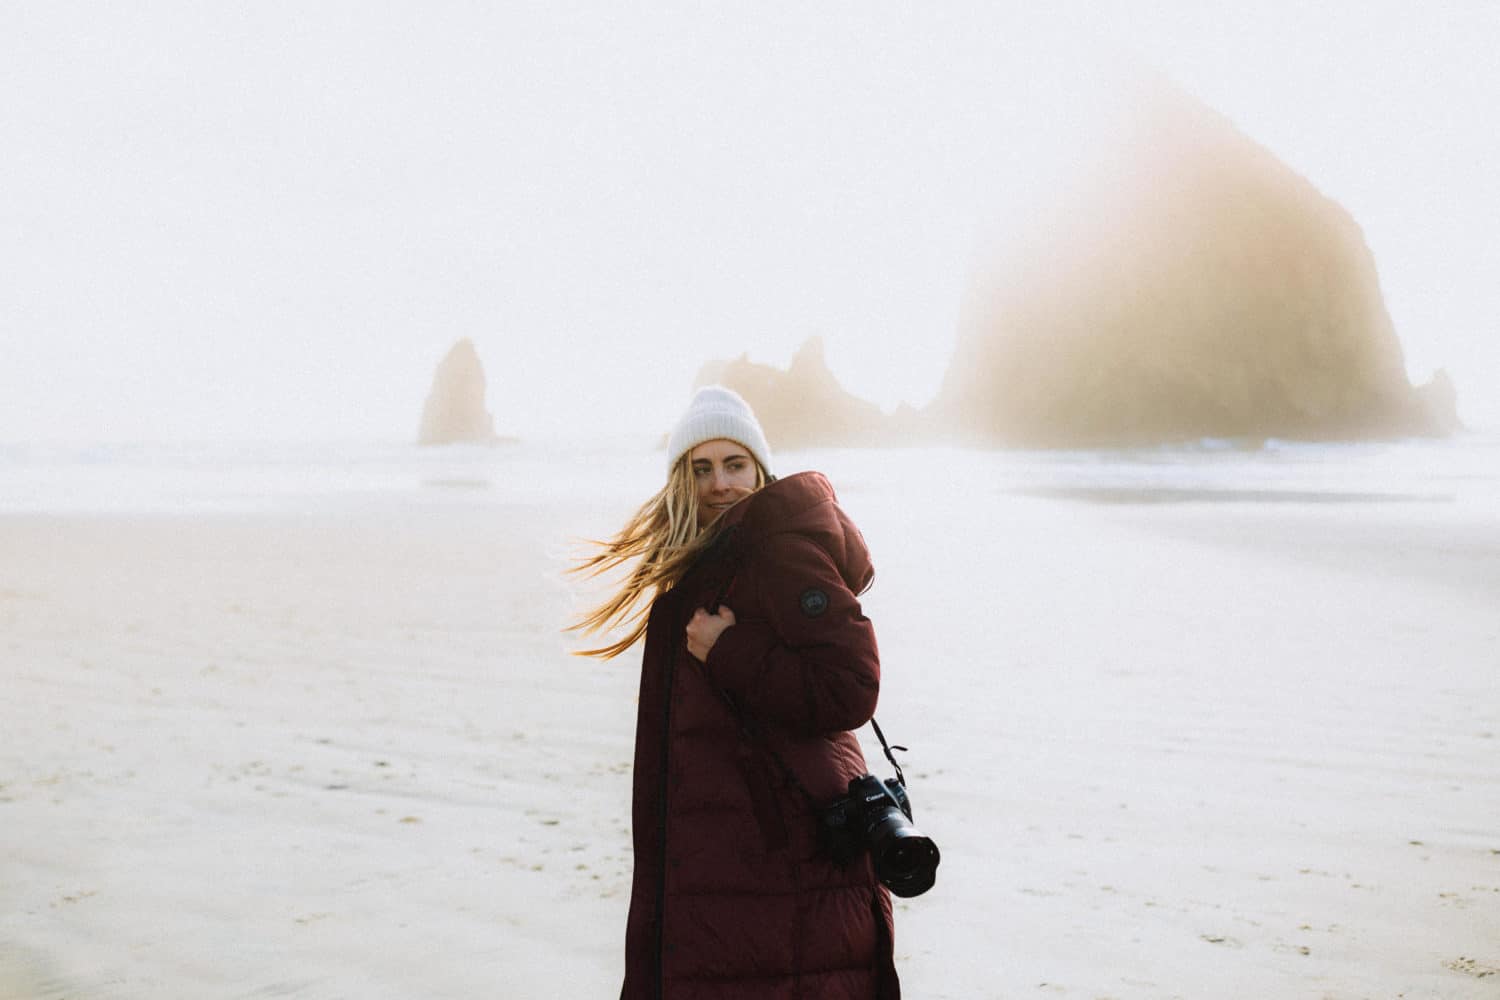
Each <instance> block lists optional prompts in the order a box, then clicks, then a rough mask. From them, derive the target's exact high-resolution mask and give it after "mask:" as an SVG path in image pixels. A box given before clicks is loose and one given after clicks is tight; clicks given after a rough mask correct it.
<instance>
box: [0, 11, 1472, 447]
mask: <svg viewBox="0 0 1500 1000" xmlns="http://www.w3.org/2000/svg"><path fill="white" fill-rule="evenodd" d="M1043 7H1046V8H1047V13H1038V12H1034V10H1033V8H1035V9H1036V10H1038V11H1039V10H1040V9H1041V8H1043ZM1497 52H1500V4H1497V3H1495V2H1489V0H1484V2H1481V0H1475V2H1456V0H1455V2H1449V3H1440V2H1424V3H1421V4H1418V3H1409V2H1404V0H1403V2H1400V3H1377V2H1365V0H1360V2H1356V0H1345V2H1342V3H1339V2H1330V3H1321V4H1309V3H1264V2H1262V3H1254V4H1246V3H1243V2H1239V3H1205V2H1202V0H1182V2H1177V3H1157V4H1130V3H1100V2H1089V3H1082V2H1079V3H1060V4H1052V5H1044V4H1033V3H1029V2H1028V3H1020V2H1017V3H1003V2H991V3H975V4H972V5H959V4H947V3H930V4H929V3H905V4H892V3H878V2H857V3H856V2H847V3H837V2H826V3H805V2H798V3H786V4H781V3H754V4H710V3H691V4H689V3H654V4H649V5H647V4H632V3H625V2H605V0H601V2H598V3H586V4H584V3H576V4H568V3H559V2H552V0H548V2H537V3H495V4H474V3H431V2H427V3H411V4H392V3H368V2H361V3H316V2H312V3H309V2H297V3H268V2H253V3H252V2H242V3H234V4H229V3H210V2H201V0H199V2H191V3H130V4H105V3H98V4H92V5H73V4H66V3H54V2H41V0H38V2H32V3H23V2H7V3H4V4H3V5H0V442H13V443H14V442H23V443H24V442H31V441H96V440H163V439H167V440H172V439H214V438H231V439H257V438H266V439H291V438H311V439H327V438H363V439H387V440H407V439H410V438H411V437H412V436H413V435H414V434H415V430H416V425H417V420H418V416H419V412H420V407H421V402H422V399H423V396H424V395H425V393H426V389H427V385H428V380H429V379H430V376H431V373H432V369H433V366H434V365H435V364H436V362H437V361H438V359H439V358H440V357H441V356H442V354H443V353H444V352H445V351H446V350H447V348H448V347H449V345H451V343H452V342H453V341H454V340H456V339H457V338H459V337H465V336H467V337H471V338H473V340H474V341H475V342H476V344H477V345H478V347H479V351H480V355H481V357H482V358H483V359H484V362H485V364H486V367H487V370H488V383H489V387H490V404H491V409H492V410H493V411H494V413H495V415H496V419H497V424H498V426H499V429H500V430H501V431H502V432H505V433H517V434H522V435H545V434H577V433H590V432H596V431H603V430H608V431H620V430H632V431H633V430H641V431H653V430H658V429H661V428H664V427H665V426H666V425H667V424H668V423H669V422H670V420H671V419H672V418H673V417H674V416H675V415H676V413H677V411H678V409H679V408H680V406H681V405H682V404H683V402H685V400H686V397H687V394H688V391H689V387H690V383H691V380H692V377H693V375H694V373H695V372H696V371H697V369H698V367H699V365H700V364H701V363H702V362H703V361H705V360H707V359H709V358H715V357H729V356H735V355H738V354H740V353H743V352H748V353H749V354H750V356H751V358H752V359H755V360H759V361H763V362H769V363H776V364H785V363H786V362H787V361H788V360H789V358H790V356H791V354H792V352H793V351H794V350H795V349H796V347H797V346H798V345H799V344H800V343H801V342H802V341H803V340H804V339H805V338H806V337H808V336H810V335H813V334H818V335H821V336H822V337H823V338H824V340H825V342H826V344H827V348H828V357H829V362H830V364H831V365H832V367H833V369H834V371H835V373H836V374H837V375H838V376H839V377H840V378H841V379H842V380H843V381H844V383H845V385H846V386H847V387H848V388H850V389H851V390H852V391H854V392H856V393H859V394H861V395H864V396H866V397H868V398H871V399H874V400H876V401H877V402H879V403H881V404H882V405H885V406H887V407H889V406H893V405H894V404H895V403H897V402H898V401H900V400H903V399H904V400H907V401H909V402H912V403H914V404H917V405H921V404H923V403H925V402H926V401H927V400H928V399H929V398H930V397H931V395H932V394H933V393H934V392H935V391H936V389H937V386H938V383H939V380H940V379H941V377H942V373H943V369H944V367H945V365H946V363H947V360H948V357H949V352H950V351H951V349H952V345H953V338H954V333H955V324H956V322H957V318H958V313H959V308H960V302H961V298H962V296H963V294H964V291H965V288H966V286H967V283H968V281H969V279H970V276H971V274H972V273H973V271H974V269H975V267H976V265H977V264H978V261H977V259H976V247H978V246H980V245H981V244H983V243H984V242H985V241H986V240H989V239H993V238H994V228H995V225H996V223H997V221H998V220H1007V219H1009V220H1013V219H1015V218H1017V217H1018V216H1017V212H1018V209H1020V208H1022V207H1024V206H1026V205H1028V204H1032V203H1035V202H1037V201H1041V200H1045V199H1046V198H1047V197H1048V195H1049V193H1050V192H1051V190H1052V189H1051V188H1050V187H1049V182H1051V181H1052V179H1053V178H1054V177H1055V176H1056V175H1057V170H1058V168H1059V166H1060V164H1059V160H1058V157H1059V156H1060V155H1061V153H1060V152H1059V151H1060V150H1062V149H1065V148H1068V147H1069V145H1070V144H1076V143H1077V142H1078V141H1079V138H1080V136H1082V135H1086V131H1087V129H1088V128H1090V117H1089V116H1090V114H1091V111H1090V109H1091V108H1092V109H1097V108H1098V107H1100V106H1101V99H1102V97H1104V96H1107V95H1108V94H1109V93H1110V92H1111V90H1112V88H1114V87H1115V86H1116V83H1115V80H1114V78H1113V77H1112V76H1111V71H1110V70H1109V69H1107V68H1106V67H1108V66H1110V65H1112V64H1115V63H1117V62H1118V61H1120V60H1125V61H1129V60H1138V61H1139V62H1140V63H1141V64H1142V65H1145V66H1150V67H1154V68H1155V69H1156V70H1158V71H1159V72H1161V73H1162V74H1164V75H1165V76H1166V77H1168V78H1169V79H1171V80H1172V81H1175V82H1176V83H1177V84H1178V85H1179V86H1180V87H1181V88H1182V89H1184V90H1185V91H1187V92H1188V93H1190V94H1192V95H1194V96H1195V97H1197V98H1198V99H1200V100H1202V101H1204V102H1205V103H1207V104H1208V105H1210V106H1212V107H1214V108H1216V109H1218V110H1219V111H1220V112H1222V113H1224V114H1225V115H1226V116H1228V117H1229V118H1230V119H1231V120H1233V121H1234V122H1235V123H1236V124H1237V125H1238V126H1239V127H1240V128H1241V129H1243V130H1244V131H1245V132H1247V133H1248V134H1249V135H1250V136H1251V137H1252V138H1254V139H1255V140H1257V141H1259V142H1261V143H1263V144H1264V145H1266V146H1268V147H1269V148H1270V149H1271V150H1272V151H1273V152H1274V153H1276V154H1277V155H1278V156H1279V157H1280V158H1281V159H1283V160H1284V161H1285V162H1286V163H1288V164H1289V165H1290V166H1291V167H1292V168H1293V169H1295V170H1297V171H1298V172H1300V173H1302V174H1304V175H1306V176H1307V177H1308V178H1309V179H1311V180H1312V182H1313V183H1314V184H1315V185H1317V186H1318V187H1319V188H1320V189H1321V190H1322V191H1323V192H1324V193H1325V194H1327V195H1329V196H1331V197H1333V198H1335V199H1337V200H1338V201H1339V202H1341V203H1342V204H1343V205H1344V206H1345V207H1347V208H1348V209H1349V211H1350V212H1351V213H1352V214H1353V215H1354V217H1355V219H1356V220H1357V221H1358V222H1359V223H1360V224H1361V225H1362V226H1363V228H1364V230H1365V233H1366V235H1367V238H1368V240H1369V242H1370V245H1371V247H1372V249H1373V251H1374V253H1375V258H1376V263H1377V266H1378V268H1379V272H1380V275H1381V281H1382V285H1383V287H1384V289H1385V293H1386V300H1387V304H1388V306H1389V308H1390V311H1391V314H1392V316H1393V318H1394V320H1395V323H1396V327H1397V330H1398V333H1399V334H1400V336H1401V339H1402V342H1403V344H1404V345H1405V348H1406V351H1407V358H1408V364H1409V369H1410V372H1411V374H1412V376H1413V378H1414V379H1417V380H1419V381H1420V380H1424V379H1426V378H1427V377H1428V375H1429V374H1430V372H1431V371H1432V369H1434V368H1436V367H1440V366H1444V367H1447V368H1448V369H1449V370H1450V371H1451V373H1452V374H1453V375H1454V377H1455V379H1456V381H1457V383H1458V387H1459V394H1460V407H1461V411H1462V413H1463V415H1464V416H1465V417H1467V418H1468V419H1469V420H1470V421H1471V422H1473V423H1477V424H1481V425H1486V426H1500V392H1497V390H1500V346H1497V342H1500V239H1497V234H1500V184H1497V182H1496V180H1495V178H1496V177H1497V176H1500V127H1497V121H1500V118H1497V112H1496V107H1497V106H1500V58H1497V56H1496V53H1497Z"/></svg>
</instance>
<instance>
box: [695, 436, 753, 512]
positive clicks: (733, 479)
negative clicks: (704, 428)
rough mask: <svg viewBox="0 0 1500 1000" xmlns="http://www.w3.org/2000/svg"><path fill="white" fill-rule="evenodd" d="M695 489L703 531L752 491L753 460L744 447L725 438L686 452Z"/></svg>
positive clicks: (747, 449) (705, 443) (748, 450)
mask: <svg viewBox="0 0 1500 1000" xmlns="http://www.w3.org/2000/svg"><path fill="white" fill-rule="evenodd" d="M688 461H689V462H690V463H691V464H692V467H693V482H694V483H695V484H696V485H697V487H698V527H700V528H706V527H708V526H709V525H710V524H712V523H713V521H714V519H715V518H716V517H718V516H719V515H720V514H722V513H724V511H726V510H728V509H729V508H730V507H731V506H732V505H733V504H734V503H735V502H736V501H737V500H741V499H743V498H745V497H747V496H749V495H750V494H751V493H754V492H755V458H754V457H753V456H752V455H751V454H750V449H749V448H746V447H745V446H744V445H742V444H739V443H737V442H734V441H729V440H726V439H724V438H718V439H716V440H713V441H705V442H703V443H702V444H700V445H699V446H698V447H696V448H694V449H693V450H692V451H690V452H688Z"/></svg>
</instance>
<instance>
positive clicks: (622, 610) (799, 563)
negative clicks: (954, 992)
mask: <svg viewBox="0 0 1500 1000" xmlns="http://www.w3.org/2000/svg"><path fill="white" fill-rule="evenodd" d="M770 469H771V450H770V447H769V446H768V445H767V443H766V438H765V434H764V433H763V432H762V430H761V427H760V424H759V422H758V421H757V420H756V418H755V414H754V413H753V412H751V409H750V407H749V406H748V405H747V404H746V403H745V401H744V400H743V399H742V398H740V397H739V396H738V395H736V394H735V393H734V392H731V391H730V390H728V389H725V388H723V387H720V386H709V387H706V388H704V389H701V390H699V392H698V393H697V395H696V396H694V398H693V401H692V404H691V405H690V406H689V407H688V410H687V412H686V413H685V414H683V416H682V418H681V419H680V420H679V421H678V422H677V425H676V426H675V427H674V428H673V429H672V432H671V435H670V436H669V439H668V445H667V483H666V485H665V486H664V487H663V488H662V490H661V491H660V492H659V493H657V494H656V496H654V497H652V498H651V499H650V500H649V501H647V502H646V504H645V505H644V506H642V507H641V509H640V510H639V511H638V512H637V513H636V514H635V515H634V516H633V517H632V518H631V519H630V520H629V521H628V522H627V524H626V525H625V527H624V528H623V529H622V530H621V531H620V533H619V534H618V535H616V536H615V537H614V538H613V539H612V540H610V541H608V542H605V543H601V549H600V551H599V552H598V553H597V554H595V555H594V556H593V557H592V558H591V559H589V560H587V561H585V562H584V563H583V564H582V565H580V566H579V567H578V568H579V570H581V571H583V572H585V573H602V572H607V571H609V570H612V569H616V568H626V567H628V572H627V573H626V575H625V577H624V583H623V585H622V586H621V588H620V590H619V591H618V593H616V594H615V595H614V596H613V597H612V598H610V599H609V600H608V601H606V602H604V603H603V604H602V605H601V606H600V607H599V608H597V609H596V610H594V611H593V612H592V613H590V614H588V615H587V616H585V617H584V619H583V620H582V621H581V622H579V623H578V624H577V625H576V626H574V627H575V628H577V629H580V630H582V631H584V632H596V631H600V630H604V629H615V628H622V629H623V630H624V636H623V638H621V639H620V640H619V641H617V642H614V643H611V644H609V645H605V646H602V647H600V648H598V649H591V650H588V651H586V652H585V655H592V656H599V657H605V658H608V657H613V656H616V655H618V654H620V653H622V652H625V651H626V650H627V649H629V648H630V647H631V646H633V645H634V644H635V643H636V642H637V641H638V640H640V639H641V638H642V637H644V638H645V651H644V654H643V657H642V661H641V688H640V703H639V708H638V714H637V718H636V740H635V772H634V773H635V777H634V803H633V809H632V820H633V824H634V829H633V834H634V848H635V874H634V880H633V883H632V888H631V898H630V914H629V918H628V920H627V924H626V932H625V982H624V986H623V988H622V990H621V994H620V995H621V1000H647V998H652V1000H686V998H693V1000H731V998H735V1000H743V998H748V997H755V998H782V997H786V998H790V997H808V998H811V997H817V998H820V1000H856V998H857V1000H877V998H878V1000H890V998H897V997H899V996H900V987H899V984H898V982H897V979H896V972H895V968H894V965H893V963H892V919H891V903H890V896H889V895H888V893H887V891H886V889H885V888H884V887H883V886H881V885H880V883H879V882H878V881H877V880H876V878H875V876H874V873H873V871H872V869H871V864H870V861H869V858H868V856H861V857H857V858H855V859H854V860H853V861H852V862H847V863H845V864H843V865H839V864H835V863H834V862H833V861H832V860H830V859H829V858H828V857H827V854H826V852H825V851H823V850H820V848H819V844H818V837H817V820H816V816H815V811H816V809H817V803H820V802H821V803H827V802H832V801H834V800H836V799H839V798H840V797H842V796H844V795H845V794H846V793H847V791H848V786H849V781H850V779H852V778H856V777H858V776H860V775H863V774H865V772H866V768H865V762H864V758H863V755H862V754H861V752H860V748H859V744H858V742H857V741H856V740H855V738H854V736H853V734H852V732H851V730H853V729H856V728H858V727H859V726H861V725H862V724H864V723H865V722H866V721H867V720H868V719H869V718H870V717H871V716H872V714H873V713H874V711H875V701H876V696H877V693H878V690H879V678H880V664H879V658H878V655H877V652H876V647H875V633H874V630H873V628H872V627H871V625H870V621H869V619H867V618H866V617H865V616H864V615H863V614H862V613H861V611H860V605H859V600H858V599H857V597H856V595H857V594H859V593H861V592H862V591H863V590H864V589H865V588H866V587H867V586H868V585H869V583H870V581H871V579H872V578H873V576H874V570H873V569H872V567H871V564H870V556H869V552H868V551H867V550H866V548H865V543H864V539H863V538H862V537H861V536H860V533H859V529H857V528H856V527H855V526H854V524H853V522H852V521H850V520H849V518H848V517H847V515H845V514H844V512H843V510H842V509H840V507H839V506H838V503H837V500H836V498H835V496H834V492H833V489H832V487H831V486H830V485H829V483H828V480H827V479H825V478H824V477H823V476H822V475H821V474H819V473H816V472H804V473H800V474H798V475H794V476H788V477H787V478H785V479H780V480H778V479H775V478H774V477H773V476H772V475H771V472H770Z"/></svg>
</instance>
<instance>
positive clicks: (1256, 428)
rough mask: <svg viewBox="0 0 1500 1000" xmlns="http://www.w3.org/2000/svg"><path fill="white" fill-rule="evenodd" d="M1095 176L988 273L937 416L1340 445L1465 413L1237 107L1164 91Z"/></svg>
mask: <svg viewBox="0 0 1500 1000" xmlns="http://www.w3.org/2000/svg"><path fill="white" fill-rule="evenodd" d="M1141 107H1142V108H1143V110H1142V111H1140V112H1139V114H1137V115H1136V116H1134V117H1133V118H1131V119H1129V120H1128V122H1127V124H1126V125H1125V127H1124V129H1123V134H1124V136H1125V139H1124V141H1123V142H1122V143H1121V148H1119V149H1106V150H1104V155H1105V158H1107V161H1108V170H1107V171H1106V172H1105V174H1104V176H1105V177H1106V180H1105V181H1104V182H1102V183H1099V184H1097V185H1094V186H1088V187H1085V188H1084V189H1083V190H1082V191H1081V192H1079V193H1078V194H1077V196H1076V197H1074V198H1073V199H1072V200H1070V201H1069V202H1068V203H1067V204H1063V205H1060V206H1059V209H1058V211H1057V213H1056V218H1054V219H1053V220H1052V222H1051V223H1050V224H1049V225H1047V226H1045V227H1043V229H1042V231H1041V232H1039V233H1037V234H1035V236H1034V237H1033V239H1032V240H1031V241H1030V242H1029V243H1027V244H1026V245H1025V250H1024V252H1022V253H1019V254H1018V255H1017V261H1016V262H1013V263H1012V264H1011V265H1010V266H1009V267H1008V268H1007V270H1006V271H1005V273H1003V274H1001V273H996V274H991V275H988V276H986V277H985V278H984V279H982V280H981V281H980V282H979V283H978V284H977V285H976V287H975V288H974V290H973V294H972V295H971V297H970V301H969V305H968V309H967V310H966V316H965V318H964V320H963V321H962V324H961V327H960V331H959V337H958V346H957V349H956V351H955V353H954V358H953V361H952V363H951V366H950V368H949V370H948V373H947V375H946V377H945V380H944V383H943V386H942V388H941V390H940V392H939V394H938V397H937V399H936V400H935V401H934V403H933V405H932V406H931V407H930V408H929V410H928V411H927V412H926V413H925V414H924V416H925V417H928V418H930V419H931V421H932V422H933V424H934V425H935V426H938V427H942V428H944V429H945V430H947V431H948V432H950V433H956V435H957V436H959V437H961V438H964V439H968V440H971V441H976V442H983V443H987V444H1001V445H1019V446H1027V447H1093V446H1131V445H1143V444H1159V443H1170V442H1181V441H1189V440H1196V439H1202V438H1227V439H1250V440H1257V439H1264V438H1269V437H1276V438H1295V439H1314V440H1340V439H1358V438H1377V437H1393V436H1404V435H1435V434H1442V433H1446V432H1447V431H1448V430H1450V429H1451V428H1453V427H1455V426H1457V419H1456V414H1455V410H1454V400H1453V394H1452V386H1451V383H1450V382H1448V381H1447V379H1446V377H1445V376H1440V378H1439V380H1438V381H1437V382H1435V383H1434V385H1433V386H1432V387H1430V388H1428V389H1424V390H1423V391H1421V392H1418V391H1417V390H1414V389H1413V387H1412V385H1411V384H1410V382H1409V381H1408V380H1407V376H1406V369H1405V365H1404V362H1403V358H1402V352H1401V345H1400V343H1399V342H1398V340H1397V338H1396V333H1395V330H1394V329H1393V327H1392V324H1391V318H1390V315H1389V313H1388V312H1387V311H1386V307H1385V303H1384V300H1383V299H1382V297H1381V292H1380V283H1379V280H1378V278H1377V275H1376V270H1375V261H1374V258H1373V256H1372V255H1371V253H1370V249H1369V247H1368V246H1367V245H1366V244H1365V241H1364V236H1363V233H1362V232H1361V231H1360V228H1359V226H1358V225H1356V224H1355V222H1354V220H1353V219H1352V218H1351V217H1350V216H1349V214H1348V213H1347V212H1346V211H1345V210H1344V209H1343V208H1341V207H1340V206H1339V205H1338V204H1336V203H1335V202H1333V201H1331V200H1330V199H1328V198H1326V197H1324V196H1323V195H1322V194H1320V193H1319V192H1318V191H1317V190H1315V189H1314V188H1313V186H1312V185H1311V184H1310V183H1309V182H1308V181H1307V180H1306V179H1304V178H1303V177H1301V176H1299V175H1297V174H1296V173H1294V172H1293V171H1292V170H1291V169H1289V168H1288V167H1286V166H1285V165H1284V164H1282V163H1281V162H1279V161H1278V160H1277V159H1275V157H1273V156H1272V155H1271V154H1270V153H1269V152H1268V151H1266V150H1265V149H1263V148H1262V147H1260V146H1258V145H1256V144H1255V143H1254V142H1252V141H1251V140H1250V139H1249V138H1247V137H1246V136H1245V135H1243V134H1242V133H1240V132H1239V131H1238V130H1237V129H1235V128H1234V127H1233V125H1231V124H1230V123H1229V122H1228V121H1227V120H1225V119H1224V118H1222V117H1220V116H1219V115H1218V114H1217V113H1215V112H1213V111H1212V110H1210V109H1208V108H1206V107H1204V106H1202V105H1200V104H1197V103H1196V102H1194V101H1192V100H1191V99H1190V98H1188V97H1186V96H1185V95H1182V94H1180V93H1165V94H1163V93H1154V94H1152V95H1151V97H1150V99H1149V100H1147V101H1145V102H1143V103H1142V105H1141Z"/></svg>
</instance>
